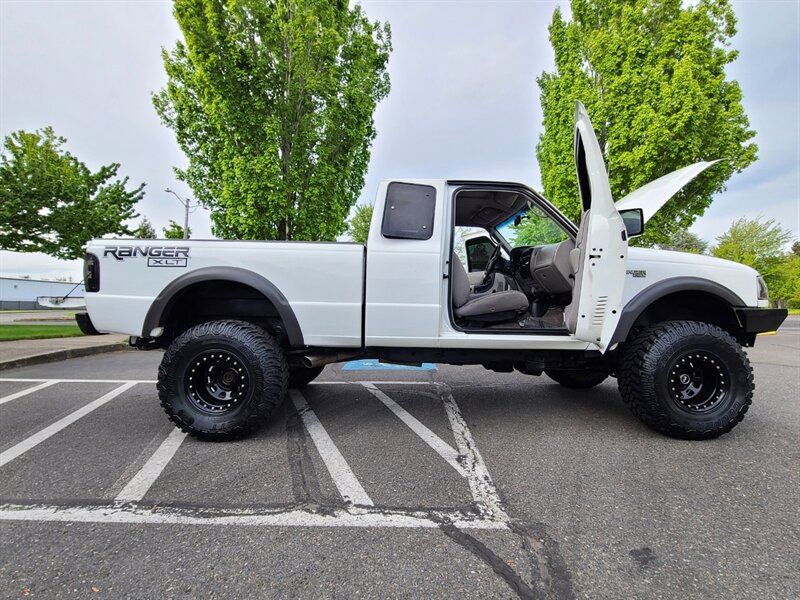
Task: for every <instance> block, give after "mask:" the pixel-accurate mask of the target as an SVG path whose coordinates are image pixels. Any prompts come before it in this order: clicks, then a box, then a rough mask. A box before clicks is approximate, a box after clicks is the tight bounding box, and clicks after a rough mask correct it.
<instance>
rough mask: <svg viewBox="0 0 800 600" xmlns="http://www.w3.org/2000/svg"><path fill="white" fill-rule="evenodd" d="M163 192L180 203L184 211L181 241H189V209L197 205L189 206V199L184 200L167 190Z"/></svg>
mask: <svg viewBox="0 0 800 600" xmlns="http://www.w3.org/2000/svg"><path fill="white" fill-rule="evenodd" d="M164 191H165V192H169V193H170V194H174V195H175V197H176V198H177V199H178V202H180V203H181V204H182V205H183V209H184V213H183V239H185V240H188V239H189V209H190V208H193V207H195V206H197V204H191V200H190V199H189V198H187V199H186V200H184V199H183V198H181V197H180V196H178V194H177V193H175V192H174V191H172V190H171V189H169V188H167V189H165V190H164Z"/></svg>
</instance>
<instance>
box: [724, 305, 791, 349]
mask: <svg viewBox="0 0 800 600" xmlns="http://www.w3.org/2000/svg"><path fill="white" fill-rule="evenodd" d="M733 312H734V314H735V315H736V319H737V320H738V321H739V325H740V326H741V327H742V330H743V331H744V334H745V339H746V340H747V345H748V346H752V345H753V343H755V341H756V336H757V335H758V334H759V333H764V332H767V331H777V330H778V327H780V326H781V323H783V321H784V320H785V319H786V316H787V315H788V314H789V311H788V310H786V309H785V308H734V309H733Z"/></svg>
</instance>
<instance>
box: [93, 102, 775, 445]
mask: <svg viewBox="0 0 800 600" xmlns="http://www.w3.org/2000/svg"><path fill="white" fill-rule="evenodd" d="M574 148H575V165H576V171H577V191H578V193H579V195H580V199H581V206H582V214H581V218H580V222H579V224H577V225H576V224H574V223H572V222H571V221H570V220H569V219H568V218H566V217H565V216H564V215H563V214H562V213H561V212H560V211H559V210H558V209H557V208H556V207H554V206H553V205H552V204H551V203H549V202H548V201H547V200H546V199H545V198H543V197H542V196H541V195H540V194H538V193H537V192H535V191H534V190H533V189H531V188H529V187H527V186H524V185H521V184H518V183H504V182H491V181H469V180H446V179H425V180H391V181H386V182H383V183H382V184H381V185H380V186H379V189H378V193H377V198H376V202H375V208H374V211H373V218H372V223H371V226H370V234H369V242H368V244H367V245H366V247H364V246H361V245H358V244H344V243H309V242H296V243H295V242H241V241H202V240H201V241H197V240H191V241H182V242H181V243H179V244H175V243H167V242H165V241H163V240H162V241H158V240H155V241H139V240H137V241H135V242H131V241H125V240H94V241H92V242H91V243H90V244H89V247H88V250H87V260H86V273H85V276H86V290H87V294H86V304H87V308H88V311H89V316H90V317H91V321H92V322H93V325H94V326H95V327H96V328H97V329H98V330H101V331H117V332H124V333H128V334H130V335H131V336H132V338H131V339H132V344H133V345H135V346H137V347H140V348H144V349H152V348H164V349H166V352H165V355H164V359H163V360H162V364H161V367H160V369H159V385H158V388H159V396H160V398H161V404H162V406H163V407H164V409H165V411H166V412H167V414H168V416H169V418H170V419H171V420H172V421H173V422H174V423H175V424H176V425H177V426H179V427H181V428H182V429H184V430H185V431H187V432H190V433H192V434H194V435H197V436H198V437H203V438H206V439H229V438H232V437H237V436H239V435H243V434H246V433H248V432H250V431H252V430H253V429H254V428H256V427H257V426H258V425H260V424H261V423H263V422H264V421H265V420H267V419H268V418H269V415H270V414H271V412H272V410H273V409H274V407H275V406H277V404H279V403H280V402H281V401H282V400H283V397H284V395H285V392H286V388H287V386H301V385H305V384H307V383H309V382H310V381H311V380H313V379H314V378H315V377H317V376H318V375H319V374H320V372H321V371H322V368H323V367H324V366H325V365H326V364H329V363H335V362H341V361H344V360H349V359H351V358H359V357H372V358H379V359H380V360H383V361H387V362H399V363H411V364H417V363H421V362H439V363H449V364H457V365H463V364H481V365H483V366H484V367H486V368H489V369H493V370H496V371H512V370H517V371H521V372H523V373H527V374H530V375H540V374H542V373H545V374H546V375H548V376H549V377H551V378H552V379H554V380H555V381H557V382H559V383H561V384H562V385H565V386H567V387H570V388H587V387H592V386H594V385H597V384H599V383H600V382H602V381H604V380H605V379H606V378H608V377H617V379H618V381H619V386H620V392H621V394H622V396H623V399H625V401H626V402H627V403H628V404H629V405H630V406H631V408H632V410H633V411H634V414H636V415H637V416H638V417H639V418H641V419H642V420H643V421H644V422H645V423H647V424H648V425H649V426H651V427H653V428H654V429H656V430H658V431H661V432H663V433H666V434H667V435H671V436H674V437H682V438H689V439H705V438H708V437H715V436H717V435H721V434H722V433H725V432H726V431H728V430H730V428H732V427H733V426H734V425H735V424H736V423H738V422H739V421H740V420H741V418H742V417H743V415H744V413H745V412H746V411H747V409H748V407H749V405H750V402H751V399H752V389H753V382H752V369H751V368H750V366H749V362H748V361H747V357H746V355H745V354H744V353H743V351H742V346H748V345H752V344H753V343H754V342H755V339H756V335H757V334H758V333H759V332H763V331H769V330H774V329H777V327H778V326H779V325H780V324H781V322H782V321H783V319H784V318H785V317H786V311H785V310H784V311H780V310H770V309H767V308H766V306H767V304H768V299H767V290H766V286H765V285H764V282H763V279H761V278H760V277H759V275H758V273H756V272H755V271H754V270H753V269H750V268H749V267H746V266H743V265H739V264H736V263H732V262H729V261H723V260H720V259H715V258H711V257H700V256H695V255H686V254H681V253H675V252H664V251H660V250H659V251H656V250H652V249H644V248H635V247H634V248H629V246H628V242H629V240H630V239H631V238H632V237H634V236H637V235H640V234H641V233H642V232H643V230H644V227H645V226H646V220H647V219H648V218H649V217H650V216H652V215H653V214H654V213H655V212H656V211H657V210H658V208H660V207H661V206H662V205H663V204H664V203H665V202H666V201H668V200H669V198H670V197H671V196H673V195H674V194H675V193H676V192H677V191H678V190H680V189H681V188H682V187H683V186H684V185H686V183H688V182H689V181H691V180H692V179H693V178H694V177H696V176H698V175H700V174H701V173H702V172H703V171H704V170H705V169H707V168H709V167H711V166H713V164H714V162H701V163H697V164H695V165H691V166H689V167H686V168H684V169H681V170H679V171H676V172H675V173H671V174H669V175H666V176H664V177H662V178H660V179H658V180H656V181H654V182H652V183H650V184H648V185H646V186H644V187H643V188H640V189H639V190H636V191H635V192H633V193H632V194H630V195H629V196H627V197H626V198H623V199H620V200H619V201H617V202H615V201H614V198H613V197H612V194H611V189H610V186H609V182H608V176H607V172H606V166H605V163H604V160H603V155H602V152H601V150H600V147H599V145H598V142H597V139H596V137H595V133H594V129H593V127H592V125H591V122H590V120H589V117H588V115H587V114H586V111H585V109H584V107H583V105H582V104H580V103H579V102H578V103H576V108H575V144H574Z"/></svg>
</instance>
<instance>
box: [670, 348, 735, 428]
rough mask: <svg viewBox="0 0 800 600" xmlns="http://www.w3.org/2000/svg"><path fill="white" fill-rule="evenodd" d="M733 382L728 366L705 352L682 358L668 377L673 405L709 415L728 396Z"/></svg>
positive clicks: (672, 368) (680, 356) (682, 356)
mask: <svg viewBox="0 0 800 600" xmlns="http://www.w3.org/2000/svg"><path fill="white" fill-rule="evenodd" d="M730 381H731V377H730V373H729V372H728V369H727V368H726V366H725V363H723V362H722V360H720V359H719V357H718V356H716V355H715V354H713V353H711V352H706V351H693V352H686V353H684V354H681V355H679V356H678V357H677V358H676V359H675V360H674V361H673V363H672V366H671V367H670V370H669V375H668V376H667V384H668V387H669V394H670V397H671V398H672V400H673V402H675V404H677V405H678V406H679V407H680V408H681V409H683V410H685V411H687V412H691V413H706V412H709V411H712V410H714V409H715V408H716V407H718V406H719V405H720V404H722V403H723V402H724V401H725V398H726V397H727V396H728V393H729V390H730Z"/></svg>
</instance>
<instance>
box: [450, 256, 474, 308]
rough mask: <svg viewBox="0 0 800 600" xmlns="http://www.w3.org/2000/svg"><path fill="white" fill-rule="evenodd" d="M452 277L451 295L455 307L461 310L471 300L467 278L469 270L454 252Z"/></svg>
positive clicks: (451, 265) (451, 263)
mask: <svg viewBox="0 0 800 600" xmlns="http://www.w3.org/2000/svg"><path fill="white" fill-rule="evenodd" d="M450 277H451V279H452V282H451V284H450V285H451V293H452V296H453V306H454V307H455V308H459V307H461V306H464V304H466V303H467V300H469V290H470V287H469V278H468V277H467V270H466V269H465V268H464V265H462V264H461V260H460V259H459V258H458V255H457V254H456V253H455V252H453V254H452V256H451V257H450Z"/></svg>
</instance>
